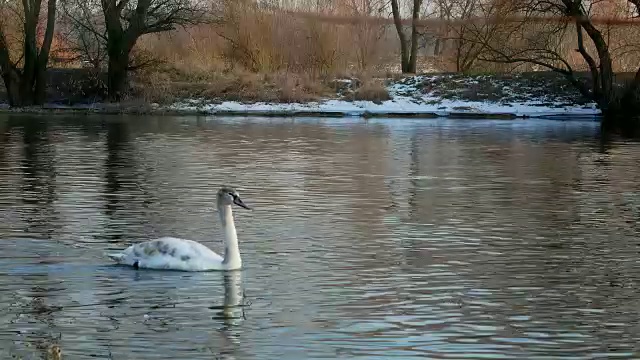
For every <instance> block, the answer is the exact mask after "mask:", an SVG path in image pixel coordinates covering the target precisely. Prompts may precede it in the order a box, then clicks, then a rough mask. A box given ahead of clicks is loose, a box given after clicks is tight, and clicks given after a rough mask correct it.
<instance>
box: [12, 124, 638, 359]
mask: <svg viewBox="0 0 640 360" xmlns="http://www.w3.org/2000/svg"><path fill="white" fill-rule="evenodd" d="M598 132H599V129H598V124H597V123H595V122H577V121H566V122H563V121H545V120H516V121H504V120H496V121H493V120H455V119H429V120H424V119H372V120H368V121H364V120H361V119H315V118H309V119H277V118H272V119H268V118H263V119H258V118H204V117H203V118H198V117H127V116H123V117H114V116H85V117H81V116H73V117H71V116H49V117H48V118H47V117H34V116H27V115H20V116H18V115H16V116H7V115H3V116H1V117H0V180H1V181H0V204H1V206H0V241H1V243H2V247H1V251H0V358H1V359H10V358H12V357H15V358H23V359H38V358H41V357H42V356H43V354H44V353H45V352H46V349H47V348H48V347H50V346H51V345H52V344H58V346H60V348H61V349H62V353H63V356H64V358H65V359H92V358H100V359H118V360H119V359H238V360H239V359H265V360H267V359H269V360H271V359H281V360H284V359H291V360H298V359H339V358H345V359H346V358H348V359H393V358H397V359H424V358H435V359H443V358H457V359H459V358H466V359H479V358H491V359H499V358H505V359H525V358H526V359H543V358H544V359H552V358H553V359H557V358H566V359H594V358H599V357H600V358H613V357H616V358H634V357H635V358H637V357H638V355H639V353H640V345H638V344H640V341H639V340H640V339H639V338H640V325H639V324H640V321H639V320H640V315H639V312H638V308H639V305H640V304H639V303H638V302H639V299H640V288H639V286H640V267H639V266H638V254H639V252H640V246H639V241H638V226H637V220H638V215H639V212H638V206H639V205H640V193H639V190H640V189H639V187H640V166H639V164H640V146H639V145H638V144H637V143H634V142H623V141H613V142H610V143H607V144H602V143H601V142H600V141H599V140H598ZM223 184H229V185H232V186H235V187H236V188H237V189H238V191H239V192H240V195H241V196H242V198H243V199H244V201H245V203H247V204H248V205H250V206H252V207H253V208H254V210H253V211H243V209H238V210H236V211H235V212H234V215H235V217H236V226H237V228H238V237H239V239H240V250H241V253H242V258H243V263H244V269H243V270H242V271H238V272H230V273H227V274H225V273H220V272H208V273H183V272H167V271H148V270H147V271H144V270H140V271H136V270H133V269H130V268H126V267H120V266H114V265H113V264H112V263H111V261H110V260H109V259H108V258H106V257H105V253H107V252H111V251H113V250H117V249H122V248H124V247H126V246H128V245H130V244H132V243H135V242H138V241H142V240H145V239H149V238H154V237H160V236H176V237H183V238H188V239H193V240H197V241H200V242H202V243H203V244H205V245H207V246H210V247H211V248H213V249H214V250H216V251H221V248H222V246H221V239H222V232H221V230H220V226H219V222H218V217H217V214H216V209H215V194H216V192H217V190H218V188H219V187H220V186H221V185H223Z"/></svg>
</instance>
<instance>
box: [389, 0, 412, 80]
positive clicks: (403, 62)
mask: <svg viewBox="0 0 640 360" xmlns="http://www.w3.org/2000/svg"><path fill="white" fill-rule="evenodd" d="M391 11H392V12H393V23H394V24H395V26H396V31H397V32H398V39H399V40H400V67H401V70H402V73H406V72H408V71H409V51H408V49H407V37H406V35H405V34H404V30H403V28H402V18H401V17H400V6H399V5H398V0H391Z"/></svg>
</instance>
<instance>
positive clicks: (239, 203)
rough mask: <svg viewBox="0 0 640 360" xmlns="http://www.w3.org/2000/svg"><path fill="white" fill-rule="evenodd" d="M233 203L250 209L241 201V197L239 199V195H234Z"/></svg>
mask: <svg viewBox="0 0 640 360" xmlns="http://www.w3.org/2000/svg"><path fill="white" fill-rule="evenodd" d="M233 203H234V204H236V205H238V206H240V207H241V208H245V209H247V210H251V208H250V207H248V206H247V205H246V204H245V203H244V202H242V199H240V197H239V196H234V198H233Z"/></svg>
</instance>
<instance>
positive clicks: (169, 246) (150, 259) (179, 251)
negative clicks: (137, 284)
mask: <svg viewBox="0 0 640 360" xmlns="http://www.w3.org/2000/svg"><path fill="white" fill-rule="evenodd" d="M108 256H109V258H111V259H112V260H114V261H115V262H116V263H118V264H123V265H129V266H136V267H139V268H147V269H172V270H183V271H204V270H216V269H219V268H221V267H222V262H223V260H224V259H223V258H222V256H220V255H218V254H216V253H215V252H213V251H212V250H211V249H209V248H208V247H206V246H204V245H202V244H200V243H198V242H196V241H193V240H186V239H178V238H173V237H164V238H160V239H155V240H149V241H145V242H141V243H138V244H135V245H131V246H129V247H128V248H126V249H125V250H124V251H122V252H121V253H116V254H109V255H108Z"/></svg>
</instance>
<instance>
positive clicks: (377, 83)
mask: <svg viewBox="0 0 640 360" xmlns="http://www.w3.org/2000/svg"><path fill="white" fill-rule="evenodd" d="M353 100H365V101H373V102H374V103H382V102H383V101H386V100H391V96H390V95H389V91H388V90H387V87H386V86H385V84H384V82H383V81H382V80H375V79H368V80H366V81H363V82H362V84H361V85H360V87H358V88H357V89H356V90H355V91H354V92H353Z"/></svg>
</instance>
